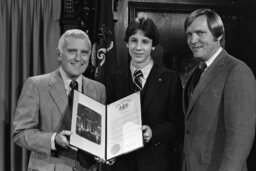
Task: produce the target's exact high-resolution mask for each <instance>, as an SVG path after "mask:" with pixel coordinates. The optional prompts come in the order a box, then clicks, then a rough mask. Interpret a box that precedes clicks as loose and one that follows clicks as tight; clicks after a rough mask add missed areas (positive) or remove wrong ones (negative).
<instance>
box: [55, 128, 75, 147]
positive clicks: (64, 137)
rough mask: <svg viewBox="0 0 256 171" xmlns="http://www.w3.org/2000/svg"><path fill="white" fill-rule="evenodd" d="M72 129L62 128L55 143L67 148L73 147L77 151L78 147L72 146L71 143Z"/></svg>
mask: <svg viewBox="0 0 256 171" xmlns="http://www.w3.org/2000/svg"><path fill="white" fill-rule="evenodd" d="M71 134H72V133H71V131H67V130H62V131H61V132H60V133H58V134H57V135H56V137H55V144H57V145H59V146H61V147H63V148H65V149H67V148H71V149H73V150H75V151H77V148H75V147H72V146H71V145H70V144H69V137H70V135H71Z"/></svg>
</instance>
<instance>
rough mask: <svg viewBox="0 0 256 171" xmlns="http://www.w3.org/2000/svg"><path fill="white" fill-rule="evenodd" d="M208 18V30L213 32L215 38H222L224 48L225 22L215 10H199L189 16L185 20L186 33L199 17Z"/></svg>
mask: <svg viewBox="0 0 256 171" xmlns="http://www.w3.org/2000/svg"><path fill="white" fill-rule="evenodd" d="M202 15H204V16H206V20H207V24H208V28H209V30H210V31H211V33H212V35H213V37H215V38H216V39H217V38H219V37H220V36H222V38H221V40H220V43H221V46H222V47H224V45H225V34H224V33H225V29H224V25H223V22H222V20H221V18H220V16H219V15H218V14H217V13H216V12H215V11H213V10H211V9H204V8H201V9H198V10H195V11H193V12H192V13H191V14H189V16H188V17H187V18H186V20H185V24H184V27H185V31H186V30H187V28H188V26H189V25H190V24H191V23H192V22H193V21H194V20H195V19H196V18H198V17H199V16H202Z"/></svg>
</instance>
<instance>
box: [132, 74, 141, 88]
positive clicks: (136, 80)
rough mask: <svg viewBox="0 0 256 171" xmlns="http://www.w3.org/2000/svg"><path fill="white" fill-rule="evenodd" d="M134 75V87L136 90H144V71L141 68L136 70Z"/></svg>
mask: <svg viewBox="0 0 256 171" xmlns="http://www.w3.org/2000/svg"><path fill="white" fill-rule="evenodd" d="M133 76H134V89H135V91H141V90H142V82H141V77H143V73H142V72H141V70H135V72H134V73H133Z"/></svg>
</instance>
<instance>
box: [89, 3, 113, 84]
mask: <svg viewBox="0 0 256 171" xmlns="http://www.w3.org/2000/svg"><path fill="white" fill-rule="evenodd" d="M112 5H113V1H112V0H95V19H94V26H93V28H94V29H93V38H92V42H93V51H92V58H91V61H92V65H93V66H94V68H95V72H94V78H95V79H96V80H98V81H100V82H101V83H103V84H105V85H107V82H108V77H109V76H110V75H112V74H113V73H114V72H115V71H116V45H115V37H114V20H113V6H112Z"/></svg>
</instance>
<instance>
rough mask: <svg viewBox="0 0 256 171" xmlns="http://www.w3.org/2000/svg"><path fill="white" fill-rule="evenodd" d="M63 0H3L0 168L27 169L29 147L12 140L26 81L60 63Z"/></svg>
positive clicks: (0, 14) (0, 12)
mask: <svg viewBox="0 0 256 171" xmlns="http://www.w3.org/2000/svg"><path fill="white" fill-rule="evenodd" d="M60 13H61V0H32V1H31V0H0V21H1V25H0V40H1V41H0V58H1V62H0V79H1V81H0V171H1V170H3V171H6V170H10V171H21V170H22V171H25V170H27V162H28V151H26V150H25V149H22V148H20V147H18V146H16V145H15V144H13V143H12V141H11V125H12V118H13V116H14V113H15V108H16V105H17V100H18V97H19V95H20V92H21V88H22V86H23V82H24V81H25V80H26V79H27V78H28V77H29V76H33V75H39V74H43V73H47V72H50V71H52V70H54V69H55V68H56V67H57V66H58V61H57V56H56V53H55V49H56V47H57V43H58V38H59V36H60V25H59V19H60Z"/></svg>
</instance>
